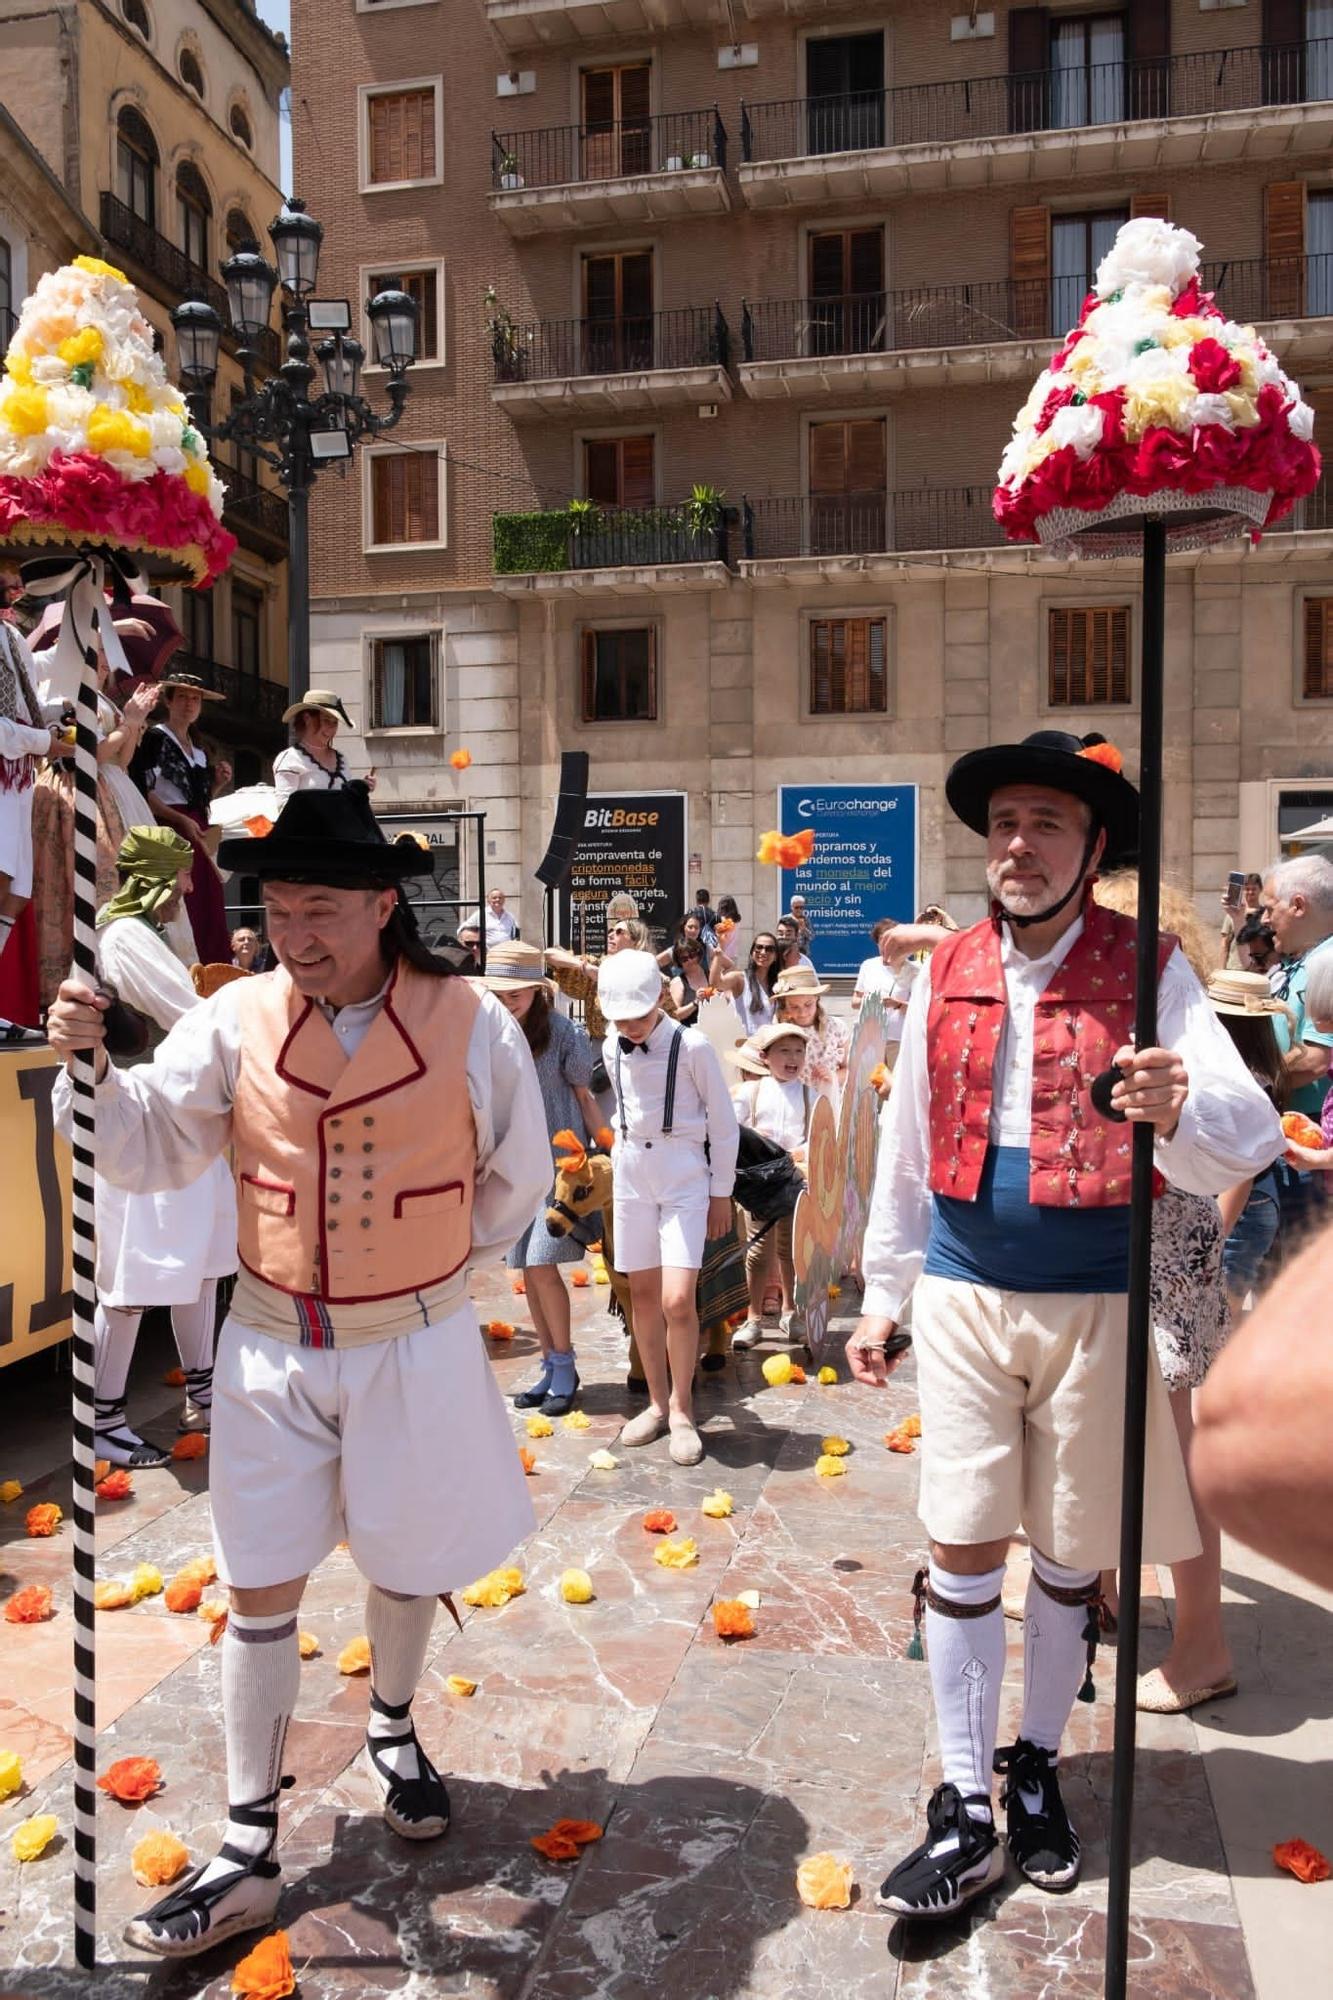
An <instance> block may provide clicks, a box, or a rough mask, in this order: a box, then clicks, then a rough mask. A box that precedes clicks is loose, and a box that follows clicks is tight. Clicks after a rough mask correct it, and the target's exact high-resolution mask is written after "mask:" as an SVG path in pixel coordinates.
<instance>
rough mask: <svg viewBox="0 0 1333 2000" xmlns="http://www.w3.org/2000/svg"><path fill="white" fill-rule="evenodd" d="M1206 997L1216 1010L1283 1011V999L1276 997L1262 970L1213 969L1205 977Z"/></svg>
mask: <svg viewBox="0 0 1333 2000" xmlns="http://www.w3.org/2000/svg"><path fill="white" fill-rule="evenodd" d="M1208 998H1209V1000H1210V1001H1211V1002H1212V1008H1213V1012H1214V1013H1215V1014H1236V1015H1241V1016H1244V1015H1249V1016H1253V1015H1256V1014H1286V1015H1287V1016H1288V1017H1289V1018H1291V1009H1290V1007H1288V1006H1287V1004H1286V1002H1285V1001H1284V1000H1275V999H1274V998H1273V995H1272V992H1271V991H1270V989H1269V985H1268V975H1267V974H1266V973H1263V972H1215V973H1214V974H1213V976H1212V978H1211V979H1210V980H1209V981H1208Z"/></svg>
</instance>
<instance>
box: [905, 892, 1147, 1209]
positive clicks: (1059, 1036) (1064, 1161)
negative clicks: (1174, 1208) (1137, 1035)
mask: <svg viewBox="0 0 1333 2000" xmlns="http://www.w3.org/2000/svg"><path fill="white" fill-rule="evenodd" d="M1137 935H1138V926H1137V925H1136V924H1135V923H1134V921H1133V919H1132V918H1130V917H1121V916H1117V915H1116V914H1115V912H1114V911H1111V910H1104V909H1103V908H1102V907H1101V905H1100V904H1098V903H1094V902H1093V901H1092V899H1091V897H1089V898H1088V900H1087V902H1086V903H1085V905H1084V913H1083V931H1082V935H1081V936H1080V937H1079V939H1078V942H1077V943H1076V944H1075V946H1074V948H1073V950H1072V951H1071V952H1070V953H1069V956H1068V957H1067V958H1066V959H1065V961H1064V963H1063V964H1062V965H1060V966H1057V968H1056V970H1055V971H1054V972H1053V973H1052V975H1051V980H1050V984H1049V985H1048V986H1047V988H1046V990H1045V992H1044V993H1043V994H1042V996H1041V998H1040V999H1039V1000H1038V1002H1037V1006H1036V1012H1035V1016H1034V1020H1033V1039H1034V1047H1033V1054H1032V1138H1031V1142H1030V1153H1031V1179H1030V1182H1029V1189H1030V1196H1031V1199H1032V1201H1033V1203H1034V1204H1035V1205H1036V1206H1037V1207H1038V1208H1116V1207H1121V1206H1124V1205H1125V1204H1126V1203H1127V1202H1128V1201H1129V1182H1130V1135H1131V1131H1132V1128H1131V1127H1130V1126H1129V1125H1121V1124H1116V1123H1114V1122H1113V1121H1111V1120H1109V1119H1105V1118H1103V1117H1101V1116H1100V1114H1099V1113H1098V1112H1096V1111H1094V1109H1093V1108H1092V1105H1091V1103H1090V1101H1089V1098H1088V1090H1089V1087H1090V1086H1091V1084H1092V1082H1093V1079H1094V1078H1095V1077H1097V1076H1099V1075H1100V1074H1101V1072H1102V1071H1103V1070H1105V1069H1108V1068H1109V1067H1110V1063H1111V1058H1112V1056H1113V1055H1114V1054H1115V1052H1116V1050H1117V1049H1119V1048H1123V1047H1124V1045H1125V1043H1126V1042H1128V1041H1129V1040H1131V1038H1132V1033H1133V1027H1134V949H1135V939H1136V937H1137ZM1175 944H1176V940H1175V938H1174V937H1170V936H1168V935H1166V934H1163V935H1162V936H1161V937H1160V938H1159V941H1158V967H1157V971H1158V977H1159V979H1160V977H1161V974H1162V971H1163V969H1164V968H1165V965H1166V961H1167V959H1168V958H1169V957H1170V956H1171V953H1172V951H1173V949H1174V948H1175ZM1006 1005H1007V998H1006V994H1005V986H1004V970H1003V967H1002V965H1001V962H1000V934H999V928H998V925H997V924H996V923H995V922H994V920H993V919H989V918H988V919H987V920H986V921H985V922H983V923H979V924H974V925H973V926H972V928H971V930H966V931H960V932H959V933H958V935H957V936H956V937H951V938H947V939H946V940H945V942H944V943H943V944H942V945H940V946H939V947H938V949H937V950H936V951H935V953H934V955H933V957H932V958H931V961H930V1012H929V1015H928V1017H927V1025H926V1067H927V1074H928V1076H929V1078H930V1186H931V1191H932V1193H934V1194H944V1195H952V1196H954V1197H955V1198H956V1199H958V1200H960V1201H975V1200H976V1198H977V1189H978V1187H979V1185H980V1181H981V1169H982V1165H983V1163H984V1161H985V1158H986V1148H987V1146H988V1144H989V1143H990V1114H991V1100H992V1090H993V1075H994V1069H995V1056H996V1052H997V1050H998V1048H999V1044H1000V1030H1001V1028H1002V1027H1003V1025H1004V1016H1005V1008H1006Z"/></svg>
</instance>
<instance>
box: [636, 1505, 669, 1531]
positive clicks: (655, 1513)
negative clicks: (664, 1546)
mask: <svg viewBox="0 0 1333 2000" xmlns="http://www.w3.org/2000/svg"><path fill="white" fill-rule="evenodd" d="M643 1525H644V1528H645V1529H646V1531H647V1532H648V1533H649V1534H650V1535H670V1534H674V1533H675V1528H676V1517H675V1515H674V1514H673V1513H672V1511H671V1509H670V1508H669V1507H652V1508H650V1509H649V1511H648V1512H647V1513H646V1514H645V1515H644V1517H643Z"/></svg>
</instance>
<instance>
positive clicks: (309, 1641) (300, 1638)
mask: <svg viewBox="0 0 1333 2000" xmlns="http://www.w3.org/2000/svg"><path fill="white" fill-rule="evenodd" d="M296 1650H297V1652H298V1653H299V1654H300V1655H301V1658H302V1659H303V1660H313V1659H314V1657H315V1655H316V1653H317V1652H318V1651H319V1639H318V1638H317V1636H316V1635H315V1633H313V1632H298V1633H297V1635H296Z"/></svg>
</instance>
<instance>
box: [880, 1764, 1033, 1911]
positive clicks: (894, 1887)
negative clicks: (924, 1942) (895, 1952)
mask: <svg viewBox="0 0 1333 2000" xmlns="http://www.w3.org/2000/svg"><path fill="white" fill-rule="evenodd" d="M968 1803H969V1801H968V1800H966V1799H964V1797H963V1795H962V1793H961V1792H960V1791H959V1789H958V1787H957V1785H937V1786H936V1787H935V1790H934V1791H933V1792H932V1793H931V1796H930V1804H929V1805H928V1806H927V1807H926V1826H927V1828H928V1831H927V1834H926V1838H925V1839H924V1840H923V1841H922V1843H921V1845H920V1847H916V1848H913V1850H912V1852H911V1853H910V1854H909V1855H908V1856H907V1859H906V1860H905V1861H900V1862H899V1863H898V1866H897V1867H896V1868H895V1869H894V1870H893V1872H892V1874H891V1875H888V1876H886V1877H885V1879H884V1881H883V1882H882V1883H881V1884H880V1888H879V1893H878V1895H877V1896H876V1897H875V1901H876V1902H877V1903H878V1904H879V1906H880V1908H881V1909H882V1910H891V1911H892V1912H893V1914H894V1916H895V1917H929V1918H936V1917H951V1916H953V1915H954V1913H955V1911H957V1910H961V1909H962V1907H963V1905H964V1904H965V1903H968V1902H970V1901H971V1900H972V1898H973V1897H974V1896H979V1895H980V1894H981V1893H982V1891H983V1890H985V1889H989V1888H991V1887H992V1886H993V1885H994V1884H995V1883H996V1882H998V1881H999V1880H1000V1877H1001V1876H1002V1875H1003V1874H1004V1849H1003V1848H1002V1847H1001V1845H1000V1839H999V1835H998V1834H997V1833H996V1831H995V1828H994V1825H993V1824H992V1822H991V1821H990V1819H989V1818H987V1819H973V1818H972V1816H971V1814H970V1813H969V1812H968V1810H967V1807H968ZM971 1803H972V1804H974V1805H978V1804H984V1805H985V1806H987V1807H989V1805H990V1800H989V1799H988V1798H985V1797H984V1795H978V1796H976V1797H974V1798H973V1799H972V1800H971ZM951 1836H952V1838H951Z"/></svg>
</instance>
